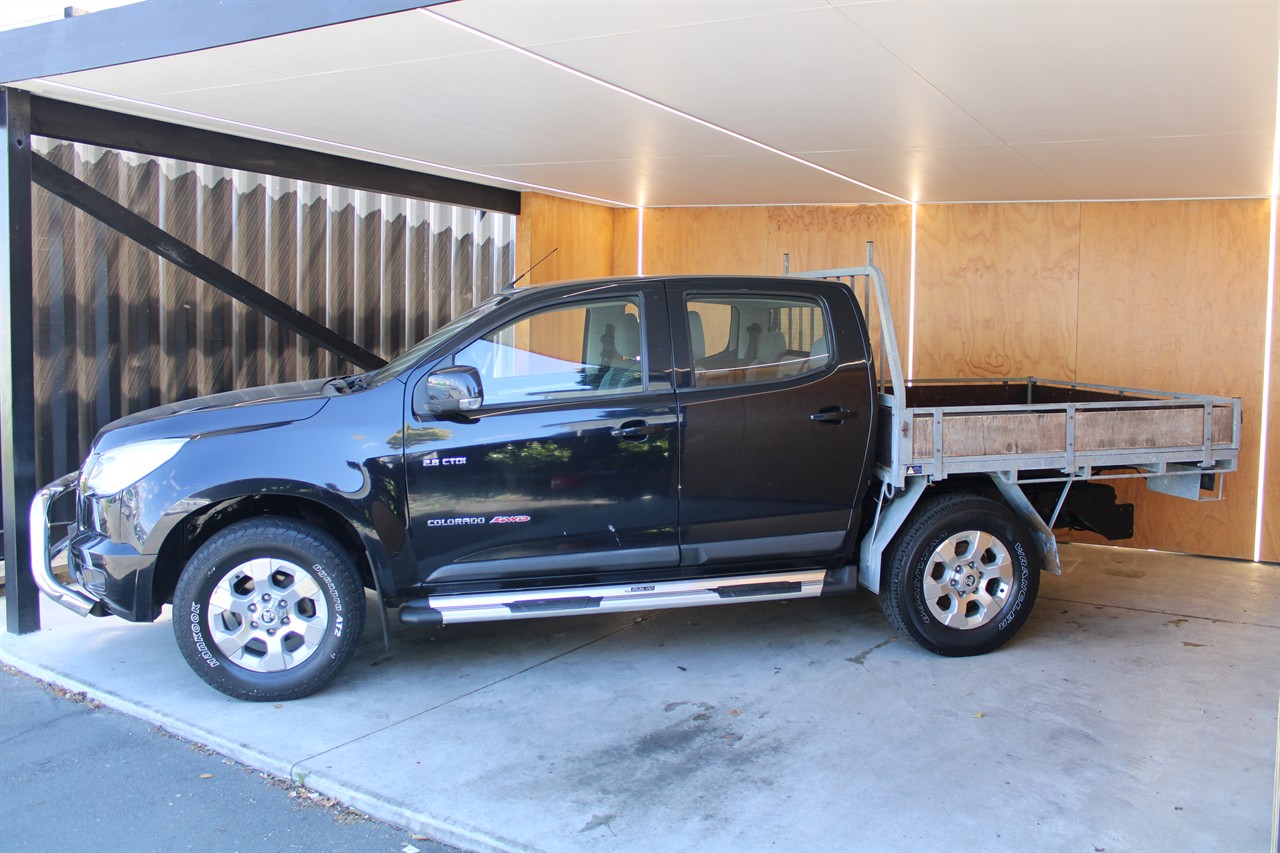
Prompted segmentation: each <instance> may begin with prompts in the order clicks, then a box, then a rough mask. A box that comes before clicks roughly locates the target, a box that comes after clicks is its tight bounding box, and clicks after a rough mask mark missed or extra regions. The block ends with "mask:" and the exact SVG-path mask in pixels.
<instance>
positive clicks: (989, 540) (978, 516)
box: [880, 492, 1042, 657]
mask: <svg viewBox="0 0 1280 853" xmlns="http://www.w3.org/2000/svg"><path fill="white" fill-rule="evenodd" d="M1041 562H1042V561H1041V558H1040V555H1039V551H1038V549H1037V548H1036V545H1035V538H1034V537H1033V536H1032V535H1031V533H1030V532H1029V531H1028V530H1027V528H1026V525H1024V524H1023V523H1022V521H1021V520H1020V519H1019V518H1018V517H1017V516H1016V515H1014V513H1013V512H1012V511H1011V510H1010V509H1009V508H1008V507H1007V506H1005V505H1004V504H1002V503H999V502H998V501H994V500H991V499H990V498H985V497H980V496H978V495H971V494H963V493H955V492H953V493H944V494H941V495H938V496H937V497H933V498H928V499H926V500H925V501H924V502H922V503H921V504H920V506H919V507H917V509H916V511H915V512H914V513H913V514H912V517H911V518H910V519H908V521H907V524H906V525H905V526H904V527H903V529H902V530H901V531H900V532H899V533H898V536H897V537H896V538H895V540H894V542H893V544H892V545H891V546H890V548H889V550H888V551H887V552H886V554H885V563H884V565H885V567H886V575H887V576H886V578H885V584H884V587H883V588H882V590H881V593H880V606H881V608H882V609H883V610H884V612H885V615H886V616H888V617H889V621H890V622H892V623H893V625H894V627H896V628H897V629H898V630H900V631H902V632H903V633H904V634H906V635H907V636H908V637H910V638H911V639H912V640H913V641H915V642H916V643H918V644H919V645H920V646H923V647H924V648H926V649H928V650H929V651H931V652H935V653H937V654H940V655H948V656H953V657H960V656H965V655H979V654H983V653H985V652H989V651H991V650H992V649H995V648H997V647H998V646H1000V645H1002V644H1004V643H1005V642H1007V641H1008V640H1009V639H1010V638H1012V637H1013V635H1014V634H1016V633H1017V632H1018V629H1019V628H1021V627H1022V624H1023V623H1024V622H1025V621H1026V620H1027V616H1028V615H1029V614H1030V613H1031V607H1032V604H1033V603H1034V602H1035V598H1036V592H1037V591H1038V590H1039V588H1040V568H1041Z"/></svg>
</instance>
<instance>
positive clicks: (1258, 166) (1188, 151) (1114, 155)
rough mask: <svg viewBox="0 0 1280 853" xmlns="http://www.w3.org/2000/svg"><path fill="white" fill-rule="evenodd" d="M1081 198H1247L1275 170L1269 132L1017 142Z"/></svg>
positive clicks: (1020, 149)
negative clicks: (1272, 165)
mask: <svg viewBox="0 0 1280 853" xmlns="http://www.w3.org/2000/svg"><path fill="white" fill-rule="evenodd" d="M1014 148H1015V150H1017V151H1018V153H1020V154H1021V155H1022V156H1024V157H1026V159H1027V160H1028V161H1030V162H1032V163H1035V164H1036V165H1037V166H1038V167H1039V168H1040V169H1042V170H1043V171H1044V172H1045V173H1047V174H1049V175H1052V176H1053V177H1054V179H1055V180H1056V181H1057V182H1058V183H1060V184H1061V185H1062V186H1063V187H1064V188H1065V189H1066V190H1067V193H1068V197H1071V198H1080V199H1117V198H1121V199H1165V198H1215V197H1218V198H1245V197H1249V196H1251V195H1255V194H1256V188H1257V186H1258V185H1259V183H1260V182H1259V180H1258V174H1259V173H1260V172H1262V173H1265V172H1268V171H1269V170H1270V166H1271V158H1272V152H1273V148H1274V141H1273V139H1272V137H1271V134H1267V133H1242V134H1235V135H1232V136H1184V137H1170V138H1167V139H1103V140H1096V141H1090V142H1057V143H1042V144H1037V145H1016V146H1014Z"/></svg>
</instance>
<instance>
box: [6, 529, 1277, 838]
mask: <svg viewBox="0 0 1280 853" xmlns="http://www.w3.org/2000/svg"><path fill="white" fill-rule="evenodd" d="M1064 556H1065V557H1066V562H1067V563H1068V564H1074V567H1073V568H1072V569H1071V570H1070V571H1069V572H1068V574H1067V575H1065V576H1064V577H1062V578H1056V577H1051V576H1046V577H1045V579H1044V582H1043V584H1042V587H1041V593H1040V596H1041V597H1040V601H1039V603H1038V604H1037V606H1036V610H1035V612H1034V613H1033V614H1032V617H1031V620H1030V621H1029V623H1028V624H1027V626H1026V627H1025V628H1024V629H1023V631H1022V633H1021V634H1020V635H1019V637H1018V638H1017V639H1016V640H1014V641H1013V642H1012V643H1011V644H1010V645H1009V646H1007V647H1005V648H1004V649H1002V650H1000V651H998V652H996V653H994V654H992V655H987V656H984V657H978V658H964V659H946V658H941V657H936V656H933V655H931V654H928V653H926V652H924V651H921V650H920V649H918V648H916V647H915V646H914V645H912V644H911V643H909V642H907V641H905V640H899V639H898V638H897V637H896V636H895V635H894V633H893V632H892V630H891V629H890V627H889V625H888V623H887V622H886V621H885V620H884V618H883V617H882V616H881V614H880V611H879V608H878V605H877V603H876V600H875V598H874V597H873V596H870V595H861V596H859V597H855V598H853V599H817V600H807V601H793V602H783V603H759V604H749V605H738V606H732V607H710V608H701V609H690V610H667V611H655V612H649V613H643V614H621V615H605V616H584V617H575V618H557V619H540V620H531V621H525V622H509V623H495V624H488V625H484V624H480V625H461V626H456V627H449V628H443V629H436V630H425V629H422V628H406V627H402V626H399V625H398V624H393V630H392V649H391V653H390V654H386V653H385V652H384V650H383V648H382V642H381V636H380V633H379V632H378V630H377V622H376V620H370V630H369V631H368V633H367V635H366V636H365V638H364V641H363V645H362V647H361V649H360V652H359V654H358V656H357V658H356V659H355V661H354V662H353V664H352V665H351V666H350V667H349V668H348V669H347V670H346V671H344V672H343V673H342V674H341V675H340V676H339V678H338V680H337V681H336V682H335V683H334V684H333V685H332V686H330V687H329V688H328V689H326V690H325V691H323V692H322V693H320V694H318V695H316V696H313V697H310V698H307V699H304V700H299V701H295V702H290V703H281V704H274V705H273V704H265V705H263V704H252V703H246V702H239V701H235V700H232V699H228V698H226V697H224V696H222V695H221V694H219V693H216V692H215V691H213V690H212V689H210V688H208V687H207V686H205V685H204V683H203V682H201V681H200V680H199V679H198V678H197V677H196V676H195V675H194V674H192V673H191V672H190V671H189V670H188V669H187V667H186V665H185V663H184V662H183V661H182V659H181V657H180V655H179V653H178V651H177V648H176V647H175V645H174V642H173V637H172V629H171V625H170V624H169V622H168V619H167V618H165V619H163V620H162V621H160V622H158V623H155V624H153V625H132V624H127V623H125V622H122V621H120V620H117V619H101V620H92V619H80V618H78V617H75V616H74V615H72V614H70V613H67V612H64V611H61V610H60V609H59V608H57V607H56V606H53V605H46V606H45V607H44V610H43V613H44V620H45V625H46V627H45V630H43V631H41V632H40V633H38V634H34V635H30V636H26V637H13V636H10V635H4V636H3V638H2V639H0V659H3V660H4V661H5V662H6V663H9V664H11V665H13V666H15V667H17V668H19V669H22V670H24V671H26V672H29V673H32V674H34V675H36V676H38V677H41V678H45V679H48V680H52V681H55V682H57V683H60V684H64V685H67V686H69V687H71V688H73V689H78V690H85V691H86V692H87V693H88V694H89V695H90V696H91V697H94V698H97V699H99V700H100V701H102V702H104V703H105V704H107V705H109V706H111V707H114V708H118V709H121V710H124V711H126V712H128V713H131V714H135V715H137V716H140V717H143V718H144V719H147V720H149V721H152V722H154V723H156V724H158V725H161V726H163V727H165V728H166V729H168V730H170V731H172V732H174V733H176V734H179V735H182V736H184V737H187V738H190V739H193V740H196V741H199V742H201V743H204V744H208V745H209V746H211V747H213V748H214V749H217V750H219V751H221V752H224V753H225V754H227V755H229V756H231V757H232V758H234V759H236V760H238V761H242V762H245V763H248V764H250V765H252V766H255V767H258V768H261V769H264V770H267V771H269V772H272V773H275V774H278V775H281V776H286V777H291V778H295V779H299V780H301V781H303V782H304V783H305V784H306V785H307V786H309V787H311V788H314V789H316V790H318V791H320V792H322V793H325V794H329V795H332V796H335V797H338V798H339V799H341V800H343V801H344V802H346V803H348V804H349V805H352V806H355V807H356V808H359V809H361V810H363V811H365V812H367V813H369V814H371V815H373V816H374V817H377V818H380V819H382V820H386V821H389V822H391V823H394V824H397V825H400V826H403V827H406V828H407V829H409V830H411V831H413V832H418V833H422V834H424V835H431V836H432V837H435V838H439V839H440V840H442V841H446V842H449V843H452V844H456V845H460V846H463V847H468V848H475V849H505V850H526V849H537V850H557V851H560V850H564V851H568V850H695V849H696V850H801V849H803V850H864V849H865V850H871V849H874V850H922V849H926V850H928V849H932V850H942V849H976V848H981V849H985V850H1044V849H1055V850H1082V851H1085V852H1086V853H1088V852H1089V851H1092V850H1099V849H1105V850H1108V851H1118V850H1133V849H1142V850H1240V849H1264V848H1265V847H1266V845H1268V844H1269V843H1271V837H1272V830H1273V827H1274V817H1273V814H1272V794H1273V790H1274V787H1273V786H1274V781H1275V776H1274V774H1275V770H1274V768H1275V756H1276V752H1275V750H1276V731H1277V725H1276V724H1277V719H1276V712H1277V698H1278V696H1280V667H1277V666H1276V659H1277V657H1276V652H1277V650H1278V649H1280V568H1277V567H1275V566H1270V565H1257V564H1250V563H1240V562H1232V561H1219V560H1208V559H1202V558H1193V557H1183V556H1175V555H1168V554H1151V553H1147V552H1142V551H1125V550H1119V549H1110V548H1095V547H1090V546H1081V545H1075V546H1067V547H1065V548H1064Z"/></svg>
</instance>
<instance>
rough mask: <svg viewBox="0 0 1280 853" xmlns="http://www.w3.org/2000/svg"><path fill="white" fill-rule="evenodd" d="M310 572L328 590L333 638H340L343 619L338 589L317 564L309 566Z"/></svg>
mask: <svg viewBox="0 0 1280 853" xmlns="http://www.w3.org/2000/svg"><path fill="white" fill-rule="evenodd" d="M311 571H313V572H315V573H316V574H317V575H319V576H320V580H322V581H324V585H325V587H326V588H328V590H329V600H330V601H332V602H333V610H334V614H333V636H334V637H335V638H337V637H341V636H342V629H343V619H342V596H341V595H339V594H338V587H337V585H336V584H335V583H334V582H333V578H331V577H329V573H328V572H326V571H325V570H324V567H323V566H321V565H320V564H319V563H315V564H313V565H312V566H311Z"/></svg>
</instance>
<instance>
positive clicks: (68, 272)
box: [32, 139, 515, 482]
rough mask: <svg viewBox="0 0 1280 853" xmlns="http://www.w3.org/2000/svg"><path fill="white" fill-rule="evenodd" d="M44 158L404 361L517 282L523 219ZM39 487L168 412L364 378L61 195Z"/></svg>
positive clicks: (38, 226) (44, 359) (40, 220)
mask: <svg viewBox="0 0 1280 853" xmlns="http://www.w3.org/2000/svg"><path fill="white" fill-rule="evenodd" d="M34 147H35V150H36V151H37V152H39V153H41V154H43V155H44V156H45V157H47V158H49V159H50V160H51V161H53V162H54V163H55V164H57V165H58V166H60V167H62V168H63V169H66V170H67V171H69V172H71V173H73V174H75V175H76V176H77V177H79V178H80V179H81V180H83V181H85V182H86V183H88V184H90V185H91V186H93V187H94V188H96V189H97V190H99V191H100V192H103V193H105V194H107V195H108V196H110V197H112V198H114V199H116V200H117V201H119V202H120V203H122V204H124V205H125V206H127V207H128V208H130V209H131V210H133V211H134V212H135V213H137V214H139V215H141V216H143V217H146V218H147V219H148V220H150V221H151V222H153V223H155V224H156V225H158V226H160V227H161V228H164V229H165V230H166V231H169V232H170V233H172V234H174V235H175V236H177V237H178V238H179V239H181V240H183V241H185V242H187V243H189V244H191V245H192V246H194V247H195V248H197V249H198V250H200V251H201V252H203V253H204V254H206V255H208V256H209V257H211V258H213V259H214V260H216V261H218V262H219V263H221V264H222V265H223V266H226V267H228V268H229V269H231V270H234V271H235V272H236V273H238V274H239V275H241V276H243V277H244V278H246V279H248V280H249V281H251V282H253V283H255V284H257V285H259V286H260V287H262V288H264V289H265V290H267V291H269V292H270V293H271V294H273V295H274V296H276V297H278V298H280V299H282V300H283V301H285V302H287V303H289V304H291V305H294V306H295V307H297V308H298V309H299V310H300V311H302V312H303V313H306V314H308V315H310V316H311V317H313V318H315V319H316V320H318V321H320V322H321V323H324V324H325V325H327V326H329V327H330V328H332V329H334V330H335V331H337V332H338V333H339V334H342V335H344V336H346V337H349V338H351V339H352V340H353V341H355V342H356V343H358V344H360V345H361V346H363V347H364V348H366V349H368V350H370V351H372V352H375V353H377V354H379V355H381V356H382V357H384V358H388V359H389V358H391V357H393V356H394V355H396V354H397V353H399V352H400V351H401V350H403V349H404V348H405V347H407V346H408V345H410V344H412V343H414V342H415V341H418V340H420V339H422V338H423V337H426V336H427V335H428V334H429V333H430V332H432V331H434V330H435V329H436V328H437V327H439V326H440V325H442V324H444V323H446V322H448V321H449V320H450V319H451V318H452V317H453V316H455V315H456V314H457V313H459V312H461V311H465V310H466V309H467V308H469V307H471V306H472V305H473V304H475V303H476V302H477V301H480V300H482V299H485V298H487V297H488V296H489V295H491V294H492V293H493V292H494V291H495V290H496V289H499V288H501V287H502V286H503V285H504V284H505V283H506V282H508V281H510V280H511V279H512V278H513V277H514V272H513V270H514V263H515V217H514V216H511V215H508V214H499V213H487V212H484V211H478V210H471V209H468V208H460V207H454V206H452V205H444V204H432V203H429V202H424V201H418V200H415V199H406V198H401V197H395V196H388V195H377V194H373V193H365V192H358V191H354V190H348V189H343V188H339V187H331V186H325V185H320V184H311V183H305V182H301V181H293V180H287V179H283V178H273V177H267V176H263V175H255V174H250V173H246V172H238V171H234V170H230V169H220V168H215V167H211V166H204V165H197V164H193V163H182V162H178V161H173V160H166V159H161V158H155V157H146V156H142V155H135V154H131V153H126V152H119V151H112V150H108V149H102V148H94V147H92V146H85V145H72V144H67V143H58V142H54V141H52V140H44V139H36V140H34ZM32 203H33V217H34V223H33V225H34V228H33V230H34V235H35V236H34V257H35V278H36V292H35V301H36V308H35V311H36V329H35V337H36V398H37V413H36V417H37V430H38V438H37V455H38V459H37V474H38V477H39V481H40V482H48V481H49V480H51V479H53V478H54V477H57V476H59V475H61V474H63V473H65V472H67V471H71V470H74V469H75V468H77V467H78V466H79V465H80V463H81V461H82V460H83V458H84V455H85V453H86V451H87V449H88V446H89V442H90V441H91V440H92V438H93V436H94V434H95V433H96V432H97V431H98V429H99V428H100V427H102V426H103V425H104V424H106V423H108V422H109V421H111V420H114V419H115V418H118V417H121V416H123V415H126V414H130V413H132V412H136V411H139V410H142V409H146V408H149V407H151V406H158V405H161V404H163V403H168V402H172V401H174V400H181V399H185V398H188V397H196V396H201V395H204V394H212V393H215V392H218V391H226V390H230V389H233V388H245V387H249V386H253V385H263V384H269V383H273V382H285V381H290V380H294V379H304V378H309V377H319V376H328V375H334V374H340V373H351V372H354V371H355V370H356V368H354V367H352V366H350V365H347V364H346V363H345V362H343V361H342V359H340V358H339V357H337V356H335V355H333V354H331V353H329V352H327V351H325V350H322V349H319V348H317V347H315V346H314V345H312V344H310V343H309V342H307V341H304V340H301V339H299V338H298V337H297V336H296V335H294V334H292V333H290V332H287V331H285V330H284V329H283V328H281V327H280V326H279V325H278V324H276V323H274V322H273V321H270V320H267V319H266V318H265V317H263V316H262V315H260V314H258V313H257V312H255V311H253V310H252V309H250V308H248V307H246V306H244V305H242V304H240V303H239V302H236V301H235V300H233V299H231V298H230V297H228V296H226V295H224V294H222V293H220V292H219V291H217V290H215V289H214V288H212V287H210V286H209V285H207V284H205V283H204V282H201V281H199V280H197V279H196V278H194V277H193V276H191V275H190V274H188V273H185V272H183V271H181V270H179V269H178V268H176V267H174V266H173V265H171V264H170V263H168V262H167V261H164V260H162V259H161V258H159V256H157V255H155V254H154V253H152V252H150V251H148V250H146V249H144V248H142V247H141V246H139V245H137V244H136V243H134V242H132V241H131V240H129V239H128V238H126V237H122V236H121V235H120V234H118V233H116V232H115V231H113V230H112V229H110V228H109V227H107V226H106V225H103V224H102V223H100V222H98V221H97V220H95V219H93V218H92V217H90V216H88V215H86V214H83V213H81V212H80V211H78V210H76V209H75V208H73V207H72V206H71V205H69V204H67V203H65V202H63V201H62V200H61V199H58V198H56V197H54V196H52V195H50V194H49V193H47V192H45V191H44V190H43V189H40V188H36V189H35V190H34V196H33V198H32Z"/></svg>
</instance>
